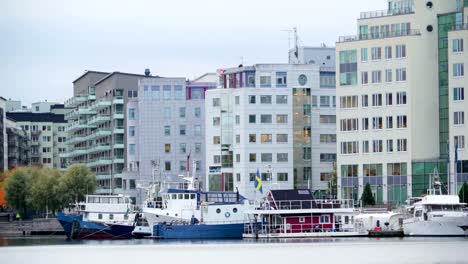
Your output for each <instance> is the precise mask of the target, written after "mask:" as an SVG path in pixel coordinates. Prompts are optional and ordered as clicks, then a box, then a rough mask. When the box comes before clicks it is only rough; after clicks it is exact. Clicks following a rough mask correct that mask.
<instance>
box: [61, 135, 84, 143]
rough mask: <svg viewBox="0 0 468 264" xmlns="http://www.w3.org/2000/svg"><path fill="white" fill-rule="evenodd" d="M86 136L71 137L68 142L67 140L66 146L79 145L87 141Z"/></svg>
mask: <svg viewBox="0 0 468 264" xmlns="http://www.w3.org/2000/svg"><path fill="white" fill-rule="evenodd" d="M87 137H88V136H78V135H72V136H71V137H70V138H69V139H68V140H67V142H66V143H67V145H73V144H76V143H80V142H83V141H86V140H87Z"/></svg>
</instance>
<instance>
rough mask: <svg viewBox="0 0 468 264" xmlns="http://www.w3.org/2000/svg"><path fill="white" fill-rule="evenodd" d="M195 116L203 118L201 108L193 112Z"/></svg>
mask: <svg viewBox="0 0 468 264" xmlns="http://www.w3.org/2000/svg"><path fill="white" fill-rule="evenodd" d="M193 115H194V116H195V117H197V118H199V117H201V108H200V107H195V109H194V110H193Z"/></svg>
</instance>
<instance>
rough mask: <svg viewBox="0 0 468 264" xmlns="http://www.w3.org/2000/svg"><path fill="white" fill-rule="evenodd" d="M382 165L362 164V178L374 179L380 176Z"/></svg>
mask: <svg viewBox="0 0 468 264" xmlns="http://www.w3.org/2000/svg"><path fill="white" fill-rule="evenodd" d="M382 167H383V166H382V164H381V163H378V164H375V163H374V164H364V165H362V171H363V174H364V177H376V176H382V175H383V173H382Z"/></svg>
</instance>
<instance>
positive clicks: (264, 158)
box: [261, 153, 273, 162]
mask: <svg viewBox="0 0 468 264" xmlns="http://www.w3.org/2000/svg"><path fill="white" fill-rule="evenodd" d="M261 159H262V162H272V161H273V154H271V153H262V154H261Z"/></svg>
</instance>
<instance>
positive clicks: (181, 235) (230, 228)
mask: <svg viewBox="0 0 468 264" xmlns="http://www.w3.org/2000/svg"><path fill="white" fill-rule="evenodd" d="M243 232H244V224H243V223H240V224H218V225H210V224H195V225H171V224H155V225H154V226H153V236H154V237H157V238H164V239H242V234H243Z"/></svg>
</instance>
